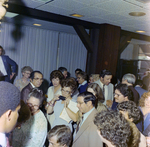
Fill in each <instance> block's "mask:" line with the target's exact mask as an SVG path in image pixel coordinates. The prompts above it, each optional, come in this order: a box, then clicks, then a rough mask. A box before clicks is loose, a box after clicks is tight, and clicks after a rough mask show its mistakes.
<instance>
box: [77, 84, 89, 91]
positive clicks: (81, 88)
mask: <svg viewBox="0 0 150 147" xmlns="http://www.w3.org/2000/svg"><path fill="white" fill-rule="evenodd" d="M87 86H88V83H86V84H85V85H81V86H80V87H79V88H78V91H79V93H82V92H85V91H86V88H87Z"/></svg>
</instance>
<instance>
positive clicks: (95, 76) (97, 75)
mask: <svg viewBox="0 0 150 147" xmlns="http://www.w3.org/2000/svg"><path fill="white" fill-rule="evenodd" d="M90 77H92V78H93V80H94V82H95V81H97V80H99V78H100V77H99V74H91V75H90V76H89V78H90Z"/></svg>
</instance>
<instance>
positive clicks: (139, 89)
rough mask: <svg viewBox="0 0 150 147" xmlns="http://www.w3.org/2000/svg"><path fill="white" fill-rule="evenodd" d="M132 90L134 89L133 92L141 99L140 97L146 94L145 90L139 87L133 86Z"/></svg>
mask: <svg viewBox="0 0 150 147" xmlns="http://www.w3.org/2000/svg"><path fill="white" fill-rule="evenodd" d="M134 88H135V90H136V91H137V92H138V93H139V95H140V98H141V96H142V95H143V93H145V92H148V91H147V90H145V89H143V88H141V87H140V86H135V87H134Z"/></svg>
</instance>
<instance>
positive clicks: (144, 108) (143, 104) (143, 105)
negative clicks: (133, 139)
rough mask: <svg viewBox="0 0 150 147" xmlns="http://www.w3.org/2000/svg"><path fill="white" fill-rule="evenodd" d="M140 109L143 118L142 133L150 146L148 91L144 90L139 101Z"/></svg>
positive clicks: (149, 100) (149, 103) (149, 98)
mask: <svg viewBox="0 0 150 147" xmlns="http://www.w3.org/2000/svg"><path fill="white" fill-rule="evenodd" d="M139 106H140V110H141V112H142V113H143V118H144V131H143V134H144V135H145V136H149V138H148V137H147V141H148V142H147V143H148V144H149V146H150V141H149V140H150V92H145V93H144V94H143V95H142V97H141V99H140V101H139Z"/></svg>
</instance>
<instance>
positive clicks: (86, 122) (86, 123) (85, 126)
mask: <svg viewBox="0 0 150 147" xmlns="http://www.w3.org/2000/svg"><path fill="white" fill-rule="evenodd" d="M97 112H98V111H97V110H96V109H94V110H93V111H92V112H91V114H90V115H89V116H88V117H87V119H86V120H85V121H84V123H83V124H82V126H81V127H80V129H79V131H78V132H77V134H76V136H75V139H74V142H76V140H77V139H78V138H79V137H80V136H81V135H82V134H83V133H84V131H85V130H86V129H87V128H88V127H89V126H90V125H91V122H92V121H93V119H94V116H95V114H96V113H97Z"/></svg>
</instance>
